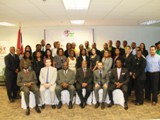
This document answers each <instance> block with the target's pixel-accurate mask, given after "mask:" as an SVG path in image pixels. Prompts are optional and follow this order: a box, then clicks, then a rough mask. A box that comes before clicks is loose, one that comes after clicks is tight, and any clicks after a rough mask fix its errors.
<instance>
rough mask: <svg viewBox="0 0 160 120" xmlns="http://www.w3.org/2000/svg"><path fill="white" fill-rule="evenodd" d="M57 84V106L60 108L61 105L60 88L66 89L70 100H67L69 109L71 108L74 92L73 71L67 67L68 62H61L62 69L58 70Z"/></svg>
mask: <svg viewBox="0 0 160 120" xmlns="http://www.w3.org/2000/svg"><path fill="white" fill-rule="evenodd" d="M56 83H57V86H56V89H55V92H56V95H57V98H58V100H59V103H58V106H57V108H58V109H60V108H61V107H62V101H61V91H62V90H68V91H69V94H70V101H69V106H68V108H69V109H72V108H73V105H72V101H73V97H74V94H75V87H74V83H75V72H74V71H72V70H70V69H68V63H67V62H64V63H63V69H62V70H59V71H58V75H57V81H56Z"/></svg>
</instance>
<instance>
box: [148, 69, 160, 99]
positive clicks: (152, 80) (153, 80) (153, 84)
mask: <svg viewBox="0 0 160 120" xmlns="http://www.w3.org/2000/svg"><path fill="white" fill-rule="evenodd" d="M158 82H159V72H153V73H151V72H147V79H146V83H145V98H146V99H148V100H152V101H153V102H157V101H158V97H157V95H158ZM151 95H152V99H151Z"/></svg>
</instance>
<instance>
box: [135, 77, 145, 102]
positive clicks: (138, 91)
mask: <svg viewBox="0 0 160 120" xmlns="http://www.w3.org/2000/svg"><path fill="white" fill-rule="evenodd" d="M144 82H145V80H138V79H136V80H135V96H136V101H137V102H138V103H143V101H144Z"/></svg>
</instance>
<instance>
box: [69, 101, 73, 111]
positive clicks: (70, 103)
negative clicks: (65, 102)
mask: <svg viewBox="0 0 160 120" xmlns="http://www.w3.org/2000/svg"><path fill="white" fill-rule="evenodd" d="M68 108H69V109H72V108H73V104H72V101H70V102H69V106H68Z"/></svg>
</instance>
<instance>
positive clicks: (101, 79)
mask: <svg viewBox="0 0 160 120" xmlns="http://www.w3.org/2000/svg"><path fill="white" fill-rule="evenodd" d="M97 64H98V69H97V70H96V71H94V83H95V86H94V93H95V97H96V101H97V103H96V105H95V108H98V107H99V93H98V91H99V90H100V89H103V97H102V104H101V109H104V108H105V103H104V102H105V100H106V96H107V88H108V82H109V76H108V73H107V71H106V70H105V69H104V66H103V63H102V62H98V63H97Z"/></svg>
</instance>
